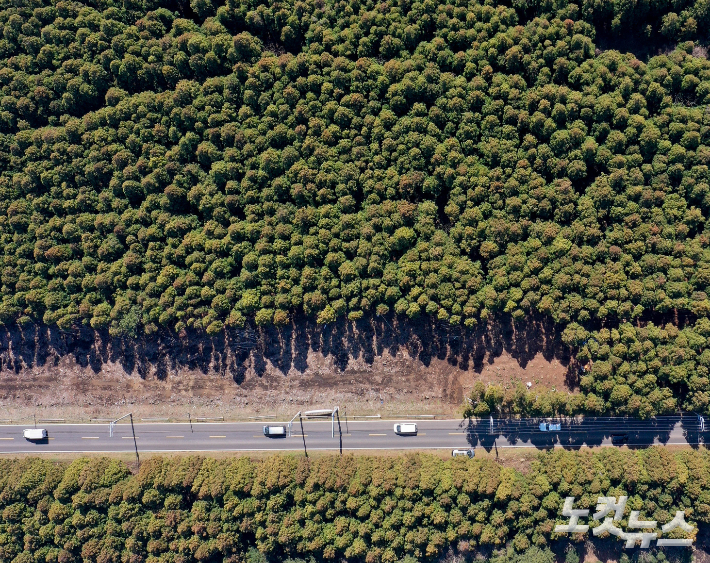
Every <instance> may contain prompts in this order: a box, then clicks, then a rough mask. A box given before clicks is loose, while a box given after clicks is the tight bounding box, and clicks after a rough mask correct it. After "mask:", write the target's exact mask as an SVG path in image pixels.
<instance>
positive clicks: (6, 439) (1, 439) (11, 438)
mask: <svg viewBox="0 0 710 563" xmlns="http://www.w3.org/2000/svg"><path fill="white" fill-rule="evenodd" d="M14 439H15V438H0V440H14Z"/></svg>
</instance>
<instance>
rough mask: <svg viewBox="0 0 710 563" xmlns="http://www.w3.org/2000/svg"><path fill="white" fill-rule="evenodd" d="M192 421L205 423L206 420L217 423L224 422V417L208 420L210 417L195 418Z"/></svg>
mask: <svg viewBox="0 0 710 563" xmlns="http://www.w3.org/2000/svg"><path fill="white" fill-rule="evenodd" d="M192 420H196V421H197V422H207V421H208V420H219V421H222V422H224V417H223V416H214V417H211V418H210V417H204V416H200V417H197V418H193V419H192Z"/></svg>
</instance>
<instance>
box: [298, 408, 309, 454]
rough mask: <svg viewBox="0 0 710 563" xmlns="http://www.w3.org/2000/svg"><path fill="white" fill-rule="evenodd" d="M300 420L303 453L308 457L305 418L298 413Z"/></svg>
mask: <svg viewBox="0 0 710 563" xmlns="http://www.w3.org/2000/svg"><path fill="white" fill-rule="evenodd" d="M298 420H299V422H300V423H301V437H302V438H303V453H304V454H306V457H308V450H306V434H305V433H304V432H303V418H302V417H301V413H300V412H299V413H298Z"/></svg>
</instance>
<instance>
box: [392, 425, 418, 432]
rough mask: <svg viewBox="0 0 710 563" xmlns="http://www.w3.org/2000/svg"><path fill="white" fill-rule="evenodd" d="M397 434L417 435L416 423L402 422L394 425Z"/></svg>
mask: <svg viewBox="0 0 710 563" xmlns="http://www.w3.org/2000/svg"><path fill="white" fill-rule="evenodd" d="M394 433H395V434H416V433H417V424H416V423H415V422H400V423H397V424H395V425H394Z"/></svg>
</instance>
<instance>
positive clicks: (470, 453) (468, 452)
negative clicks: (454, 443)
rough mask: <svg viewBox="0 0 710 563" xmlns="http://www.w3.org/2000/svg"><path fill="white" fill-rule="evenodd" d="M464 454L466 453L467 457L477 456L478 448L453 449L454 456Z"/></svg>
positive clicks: (452, 454)
mask: <svg viewBox="0 0 710 563" xmlns="http://www.w3.org/2000/svg"><path fill="white" fill-rule="evenodd" d="M462 455H465V456H467V457H475V455H476V450H474V449H473V448H471V449H468V450H451V456H452V457H459V456H462Z"/></svg>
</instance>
